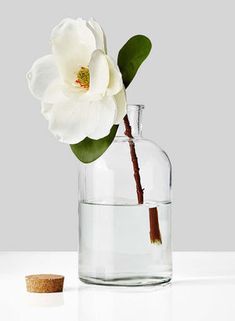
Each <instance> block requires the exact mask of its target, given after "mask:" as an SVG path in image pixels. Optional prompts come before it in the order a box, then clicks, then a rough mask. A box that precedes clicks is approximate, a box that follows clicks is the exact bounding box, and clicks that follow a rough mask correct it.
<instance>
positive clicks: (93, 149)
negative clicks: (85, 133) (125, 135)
mask: <svg viewBox="0 0 235 321" xmlns="http://www.w3.org/2000/svg"><path fill="white" fill-rule="evenodd" d="M117 129H118V125H113V127H112V128H111V130H110V133H109V135H108V136H105V137H103V138H100V139H97V140H95V139H91V138H88V137H86V138H85V139H83V141H81V142H80V143H78V144H73V145H70V147H71V149H72V151H73V153H74V154H75V156H76V157H77V158H78V159H79V160H80V161H81V162H83V163H91V162H93V161H95V160H96V159H97V158H99V157H100V156H101V155H102V154H103V153H104V152H105V151H106V149H107V148H108V147H109V146H110V144H111V143H112V142H113V140H114V137H115V135H116V133H117Z"/></svg>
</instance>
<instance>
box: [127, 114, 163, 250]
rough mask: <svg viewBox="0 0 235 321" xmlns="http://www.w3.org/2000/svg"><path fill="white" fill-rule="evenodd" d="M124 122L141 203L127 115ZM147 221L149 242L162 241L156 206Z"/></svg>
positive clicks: (142, 191)
mask: <svg viewBox="0 0 235 321" xmlns="http://www.w3.org/2000/svg"><path fill="white" fill-rule="evenodd" d="M124 124H125V133H124V134H125V135H126V136H127V137H129V138H130V139H129V147H130V154H131V161H132V164H133V170H134V178H135V183H136V193H137V198H138V204H143V202H144V189H143V188H142V185H141V180H140V169H139V164H138V158H137V155H136V151H135V143H134V142H133V136H132V130H131V126H130V122H129V119H128V116H127V115H126V116H125V117H124ZM149 223H150V241H151V243H160V244H161V243H162V238H161V233H160V228H159V221H158V210H157V207H153V208H149Z"/></svg>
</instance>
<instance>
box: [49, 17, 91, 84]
mask: <svg viewBox="0 0 235 321" xmlns="http://www.w3.org/2000/svg"><path fill="white" fill-rule="evenodd" d="M51 41H52V50H53V53H54V55H55V57H56V61H57V64H58V68H59V70H60V72H61V75H62V77H63V79H64V80H65V81H66V82H68V83H70V84H72V83H73V82H74V81H75V79H76V73H77V72H78V70H79V69H80V67H81V66H87V65H88V63H89V61H90V58H91V54H92V52H93V51H94V50H95V49H96V40H95V37H94V35H93V33H92V31H91V30H90V29H89V28H88V27H87V24H86V21H85V20H83V19H77V20H74V19H70V18H67V19H64V20H62V21H61V23H60V24H59V25H58V26H56V27H55V28H54V29H53V31H52V35H51Z"/></svg>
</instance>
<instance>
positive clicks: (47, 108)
mask: <svg viewBox="0 0 235 321" xmlns="http://www.w3.org/2000/svg"><path fill="white" fill-rule="evenodd" d="M52 108H53V105H52V104H48V103H44V102H42V105H41V113H42V114H43V116H44V117H45V118H46V120H50V118H51V111H52Z"/></svg>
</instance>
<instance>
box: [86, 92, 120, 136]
mask: <svg viewBox="0 0 235 321" xmlns="http://www.w3.org/2000/svg"><path fill="white" fill-rule="evenodd" d="M92 104H93V105H95V106H96V108H98V109H99V115H100V121H99V123H98V126H97V127H96V128H95V130H94V131H93V132H91V133H90V134H89V135H88V137H90V138H93V139H99V138H102V137H105V136H107V135H108V134H109V132H110V129H111V127H112V126H113V124H114V120H115V117H116V103H115V100H114V99H113V98H112V97H109V96H106V97H104V98H103V99H102V100H100V101H98V102H94V103H92Z"/></svg>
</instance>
